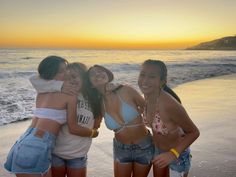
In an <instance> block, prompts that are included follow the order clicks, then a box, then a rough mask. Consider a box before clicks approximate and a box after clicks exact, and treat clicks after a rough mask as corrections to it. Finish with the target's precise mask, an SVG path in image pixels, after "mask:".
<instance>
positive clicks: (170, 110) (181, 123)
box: [153, 100, 200, 168]
mask: <svg viewBox="0 0 236 177" xmlns="http://www.w3.org/2000/svg"><path fill="white" fill-rule="evenodd" d="M162 103H163V104H164V110H165V113H166V114H167V115H168V117H169V118H170V120H171V121H172V122H173V123H174V124H176V125H177V126H178V127H180V128H181V129H182V130H183V131H184V136H183V137H180V139H179V140H178V141H177V142H176V143H175V144H176V145H175V147H170V150H169V151H167V152H164V153H161V154H160V155H158V156H156V157H154V159H153V163H154V164H156V165H158V167H160V168H163V167H165V166H167V165H169V164H170V163H171V162H172V161H174V160H176V159H177V158H178V156H179V155H180V154H181V153H182V152H183V151H184V150H185V149H186V148H188V147H189V146H190V145H191V144H192V143H193V142H194V141H195V140H196V139H197V138H198V137H199V135H200V133H199V130H198V128H197V127H196V125H195V124H194V123H193V122H192V120H191V119H190V117H189V116H188V114H187V112H186V110H185V109H184V107H183V106H182V105H181V104H179V103H178V102H177V101H170V100H168V101H162Z"/></svg>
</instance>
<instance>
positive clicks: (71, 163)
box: [52, 154, 87, 169]
mask: <svg viewBox="0 0 236 177" xmlns="http://www.w3.org/2000/svg"><path fill="white" fill-rule="evenodd" d="M61 166H66V167H69V168H77V169H80V168H86V167H87V155H86V156H84V157H79V158H74V159H63V158H61V157H59V156H57V155H55V154H52V167H61Z"/></svg>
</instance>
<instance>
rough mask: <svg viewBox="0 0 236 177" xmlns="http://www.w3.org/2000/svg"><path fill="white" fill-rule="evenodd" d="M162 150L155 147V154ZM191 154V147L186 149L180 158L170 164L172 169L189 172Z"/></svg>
mask: <svg viewBox="0 0 236 177" xmlns="http://www.w3.org/2000/svg"><path fill="white" fill-rule="evenodd" d="M162 152H164V151H162V150H160V149H158V148H157V147H155V153H154V156H157V155H159V154H161V153H162ZM191 158H192V156H191V154H190V148H187V149H185V150H184V151H183V152H182V153H181V154H180V156H179V158H178V159H177V160H175V161H173V162H172V163H171V164H170V165H169V168H170V170H173V171H175V172H178V173H187V172H189V169H190V167H191Z"/></svg>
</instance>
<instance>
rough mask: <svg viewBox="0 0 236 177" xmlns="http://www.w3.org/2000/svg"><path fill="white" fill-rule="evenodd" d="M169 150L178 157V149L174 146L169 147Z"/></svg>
mask: <svg viewBox="0 0 236 177" xmlns="http://www.w3.org/2000/svg"><path fill="white" fill-rule="evenodd" d="M170 152H172V153H173V154H174V155H175V157H176V158H177V159H178V158H179V153H178V151H177V150H176V149H175V148H171V149H170Z"/></svg>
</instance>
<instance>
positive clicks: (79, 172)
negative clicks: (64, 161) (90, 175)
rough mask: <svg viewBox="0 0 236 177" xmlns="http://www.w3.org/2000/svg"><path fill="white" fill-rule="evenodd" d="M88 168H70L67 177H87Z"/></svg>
mask: <svg viewBox="0 0 236 177" xmlns="http://www.w3.org/2000/svg"><path fill="white" fill-rule="evenodd" d="M86 175H87V168H86V167H84V168H68V167H67V177H86Z"/></svg>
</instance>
